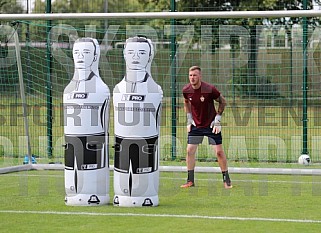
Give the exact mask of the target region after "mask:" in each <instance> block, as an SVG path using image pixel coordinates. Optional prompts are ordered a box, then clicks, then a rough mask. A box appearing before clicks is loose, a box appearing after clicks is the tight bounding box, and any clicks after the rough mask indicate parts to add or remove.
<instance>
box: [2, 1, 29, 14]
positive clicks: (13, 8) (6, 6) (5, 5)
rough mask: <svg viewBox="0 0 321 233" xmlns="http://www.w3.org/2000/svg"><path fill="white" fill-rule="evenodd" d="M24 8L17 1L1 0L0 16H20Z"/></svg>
mask: <svg viewBox="0 0 321 233" xmlns="http://www.w3.org/2000/svg"><path fill="white" fill-rule="evenodd" d="M22 12H23V7H22V6H21V5H20V3H18V2H17V1H16V0H0V14H19V13H22Z"/></svg>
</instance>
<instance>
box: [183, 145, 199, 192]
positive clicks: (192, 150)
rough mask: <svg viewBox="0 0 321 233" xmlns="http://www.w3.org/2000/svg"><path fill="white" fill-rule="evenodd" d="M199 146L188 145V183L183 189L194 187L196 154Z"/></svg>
mask: <svg viewBox="0 0 321 233" xmlns="http://www.w3.org/2000/svg"><path fill="white" fill-rule="evenodd" d="M197 146H198V144H187V148H186V150H187V153H186V167H187V182H186V183H185V184H183V185H181V188H189V187H192V186H194V183H195V182H194V168H195V154H196V150H197Z"/></svg>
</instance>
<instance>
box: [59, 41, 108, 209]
mask: <svg viewBox="0 0 321 233" xmlns="http://www.w3.org/2000/svg"><path fill="white" fill-rule="evenodd" d="M99 56H100V49H99V44H98V41H97V40H96V39H92V38H80V39H78V40H77V41H76V42H75V44H74V47H73V58H74V63H75V73H74V76H73V79H72V80H71V82H70V83H69V84H68V85H67V86H66V88H65V90H64V95H63V103H64V133H65V141H66V145H65V191H66V197H65V202H66V205H73V206H84V205H85V206H96V205H102V204H107V203H108V202H109V199H110V197H109V161H108V159H109V156H108V123H109V104H110V91H109V88H108V86H107V85H106V84H105V83H104V82H103V80H102V79H101V78H100V75H99V71H98V64H99Z"/></svg>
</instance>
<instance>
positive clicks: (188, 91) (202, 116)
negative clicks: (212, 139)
mask: <svg viewBox="0 0 321 233" xmlns="http://www.w3.org/2000/svg"><path fill="white" fill-rule="evenodd" d="M220 95H221V93H220V92H219V91H218V90H217V89H216V87H215V86H214V85H211V84H209V83H206V82H201V86H200V88H199V89H193V88H192V85H191V84H190V83H189V84H186V85H185V86H184V87H183V96H184V98H185V99H186V100H188V101H189V102H190V103H191V110H192V116H193V120H194V122H195V124H196V127H198V128H207V127H209V126H210V125H211V122H212V121H213V120H214V118H215V116H216V109H215V106H214V100H215V99H217V98H218V97H219V96H220Z"/></svg>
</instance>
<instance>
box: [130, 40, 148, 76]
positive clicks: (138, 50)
mask: <svg viewBox="0 0 321 233" xmlns="http://www.w3.org/2000/svg"><path fill="white" fill-rule="evenodd" d="M124 58H125V61H126V70H127V71H146V72H148V73H149V74H150V69H151V64H152V60H153V58H154V47H153V44H152V41H151V40H150V39H147V38H145V37H141V36H135V37H131V38H128V39H127V40H126V43H125V47H124Z"/></svg>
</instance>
